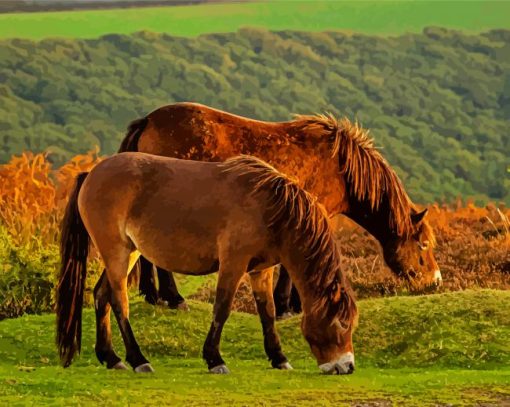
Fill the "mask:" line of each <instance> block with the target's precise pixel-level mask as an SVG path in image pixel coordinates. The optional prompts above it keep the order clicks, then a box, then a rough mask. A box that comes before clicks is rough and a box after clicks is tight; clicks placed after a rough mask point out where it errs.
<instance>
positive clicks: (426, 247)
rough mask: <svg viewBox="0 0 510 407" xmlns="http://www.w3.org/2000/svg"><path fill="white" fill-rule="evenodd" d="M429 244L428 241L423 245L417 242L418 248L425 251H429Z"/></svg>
mask: <svg viewBox="0 0 510 407" xmlns="http://www.w3.org/2000/svg"><path fill="white" fill-rule="evenodd" d="M429 244H430V242H429V241H428V240H425V241H424V242H423V243H421V242H418V247H419V248H420V250H423V251H425V250H428V249H429Z"/></svg>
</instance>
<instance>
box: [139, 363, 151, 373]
mask: <svg viewBox="0 0 510 407" xmlns="http://www.w3.org/2000/svg"><path fill="white" fill-rule="evenodd" d="M153 372H154V369H153V368H152V366H151V364H150V363H144V364H143V365H140V366H137V367H135V373H153Z"/></svg>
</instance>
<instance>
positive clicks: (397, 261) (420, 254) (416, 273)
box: [383, 209, 442, 287]
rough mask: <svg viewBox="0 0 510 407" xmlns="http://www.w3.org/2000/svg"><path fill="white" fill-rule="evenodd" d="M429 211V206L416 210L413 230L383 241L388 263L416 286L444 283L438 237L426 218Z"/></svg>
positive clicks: (397, 273)
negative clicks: (438, 260)
mask: <svg viewBox="0 0 510 407" xmlns="http://www.w3.org/2000/svg"><path fill="white" fill-rule="evenodd" d="M426 214H427V209H425V210H424V211H421V212H414V213H412V214H411V224H412V231H411V233H409V234H405V235H404V236H397V235H394V236H393V237H390V238H389V239H388V240H387V241H386V242H385V243H384V244H383V253H384V260H385V261H386V264H387V265H388V266H389V267H390V268H391V270H392V271H393V272H394V273H395V274H396V275H397V276H399V277H402V278H404V279H406V280H407V281H408V282H409V283H410V284H411V285H412V286H414V287H423V286H430V285H440V284H441V283H442V277H441V271H440V270H439V267H438V265H437V263H436V259H435V257H434V246H435V237H434V233H433V232H432V229H431V227H430V225H429V224H428V222H427V220H426V219H425V216H426Z"/></svg>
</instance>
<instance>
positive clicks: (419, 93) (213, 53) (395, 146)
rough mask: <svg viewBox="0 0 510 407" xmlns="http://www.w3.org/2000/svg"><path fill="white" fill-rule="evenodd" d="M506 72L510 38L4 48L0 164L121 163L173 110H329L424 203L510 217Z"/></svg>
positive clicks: (327, 38) (142, 39) (256, 113)
mask: <svg viewBox="0 0 510 407" xmlns="http://www.w3.org/2000/svg"><path fill="white" fill-rule="evenodd" d="M509 72H510V31H507V30H493V31H490V32H487V33H484V34H465V33H461V32H457V31H450V30H446V29H442V28H427V29H425V30H424V32H423V33H422V34H406V35H400V36H396V37H378V36H369V35H362V34H350V33H342V32H324V33H304V32H293V31H283V32H278V33H273V32H268V31H264V30H257V29H242V30H240V31H239V32H237V33H234V34H209V35H204V36H199V37H197V38H176V37H171V36H168V35H166V34H154V33H139V34H135V35H130V36H124V35H118V34H111V35H107V36H104V37H102V38H100V39H96V40H50V39H48V40H42V41H31V40H20V39H12V40H4V41H0V162H6V161H8V160H9V159H10V157H11V155H13V154H19V153H20V152H21V151H23V150H27V149H28V150H32V151H43V150H48V151H50V152H51V158H52V160H53V161H54V162H55V163H57V164H60V163H62V162H64V161H65V160H66V159H68V158H70V157H71V156H72V155H73V154H76V153H80V152H84V151H87V150H89V149H91V148H93V146H94V145H99V146H100V147H101V151H102V152H103V153H106V154H110V153H113V152H114V151H116V150H117V148H118V146H119V143H120V140H121V139H122V136H123V133H124V131H125V128H126V126H127V123H128V122H129V121H131V120H133V119H135V118H137V117H140V116H141V115H144V114H146V113H148V112H149V111H151V110H153V109H155V108H156V107H158V106H160V105H164V104H167V103H171V102H175V101H196V102H200V103H204V104H209V105H211V106H215V107H217V108H220V109H225V110H228V111H231V112H234V113H238V114H242V115H246V116H250V117H254V118H259V119H265V120H286V119H289V118H290V117H291V114H292V113H315V112H325V111H330V112H333V113H335V114H336V115H339V116H340V115H346V116H348V117H350V118H352V119H358V120H359V121H360V122H361V123H362V124H363V125H364V126H365V127H368V128H370V129H371V134H372V135H373V137H374V138H375V139H376V143H377V145H379V146H381V147H382V148H383V154H384V155H385V157H387V158H388V159H389V161H390V162H391V164H392V165H394V166H395V168H396V170H397V172H398V173H399V174H400V175H401V177H402V178H403V181H404V183H405V185H406V187H407V189H408V190H409V191H410V193H411V196H412V197H413V198H414V199H415V200H417V201H419V202H423V203H427V202H431V201H434V200H442V199H445V200H448V201H451V200H453V199H455V198H456V197H458V196H463V197H468V196H473V197H475V198H477V199H479V200H481V201H483V200H487V199H491V200H496V201H505V202H506V203H507V204H508V203H510V179H509V176H508V171H507V166H508V155H509V153H510V137H509V136H508V129H509V128H510V119H509V118H510V76H509Z"/></svg>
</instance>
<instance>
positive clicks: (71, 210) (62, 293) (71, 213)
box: [56, 172, 90, 367]
mask: <svg viewBox="0 0 510 407" xmlns="http://www.w3.org/2000/svg"><path fill="white" fill-rule="evenodd" d="M87 175H88V173H87V172H82V173H81V174H79V175H78V176H77V177H76V183H75V185H74V188H73V190H72V191H71V195H70V196H69V202H68V203H67V207H66V211H65V214H64V220H63V221H62V230H61V232H62V234H61V238H60V256H61V261H62V264H61V268H60V277H59V281H58V287H57V310H56V311H57V347H58V352H59V354H60V360H61V361H62V364H63V365H64V367H67V366H69V365H70V364H71V362H72V360H73V356H74V354H75V353H76V351H78V353H79V352H80V349H81V310H82V307H83V291H84V290H85V278H86V275H87V256H88V253H89V241H90V238H89V234H88V232H87V229H85V225H84V224H83V222H82V220H81V216H80V213H79V212H78V194H79V192H80V188H81V186H82V184H83V181H85V178H86V177H87Z"/></svg>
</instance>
